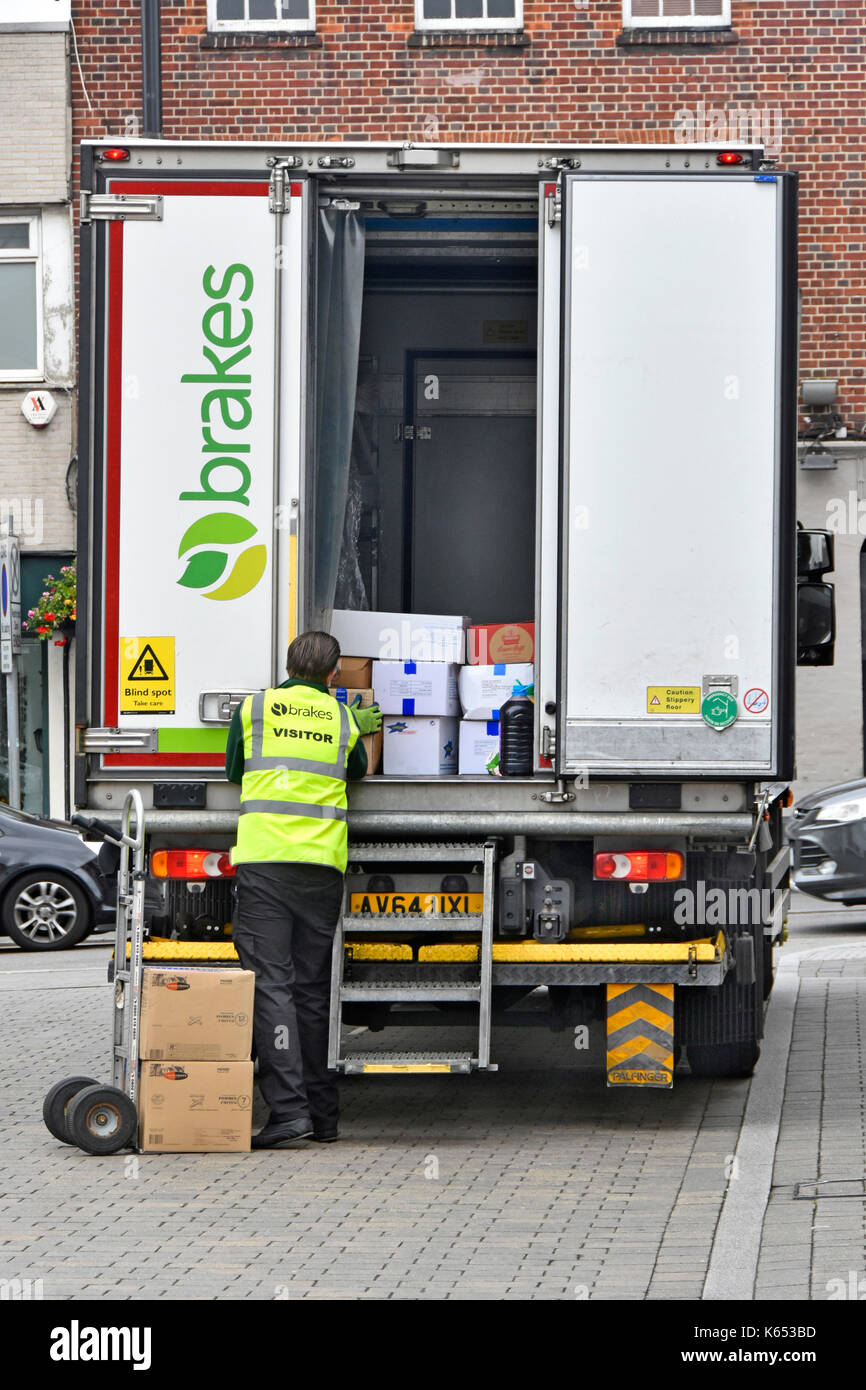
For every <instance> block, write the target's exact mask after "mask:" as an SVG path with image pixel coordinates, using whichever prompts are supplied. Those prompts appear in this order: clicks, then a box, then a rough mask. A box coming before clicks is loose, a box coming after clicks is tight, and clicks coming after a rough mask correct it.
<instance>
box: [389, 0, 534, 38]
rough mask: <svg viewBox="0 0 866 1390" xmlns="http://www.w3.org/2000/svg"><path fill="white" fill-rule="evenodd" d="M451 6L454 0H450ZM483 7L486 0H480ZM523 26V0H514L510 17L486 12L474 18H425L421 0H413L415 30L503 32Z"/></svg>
mask: <svg viewBox="0 0 866 1390" xmlns="http://www.w3.org/2000/svg"><path fill="white" fill-rule="evenodd" d="M451 3H452V6H453V3H454V0H451ZM482 3H483V5H484V9H485V10H486V9H487V0H482ZM522 28H523V0H514V17H513V18H512V19H502V18H499V19H497V18H492V19H489V18H488V17H487V15H486V14H483V15H481V16H480V17H477V18H475V19H471V18H470V19H427V18H426V17H425V15H424V3H423V0H415V29H416V31H418V30H420V31H422V32H423V31H425V30H426V31H427V32H428V33H429V32H431V31H433V32H435V33H442V32H444V30H446V29H453V30H462V31H464V32H465V31H466V30H493V31H494V32H497V31H498V32H504V31H505V30H512V31H517V30H520V29H522Z"/></svg>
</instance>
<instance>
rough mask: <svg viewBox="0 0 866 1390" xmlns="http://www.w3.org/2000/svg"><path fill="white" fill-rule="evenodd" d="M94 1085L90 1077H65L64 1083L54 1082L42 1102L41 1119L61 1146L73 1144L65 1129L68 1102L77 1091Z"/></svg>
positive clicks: (94, 1082)
mask: <svg viewBox="0 0 866 1390" xmlns="http://www.w3.org/2000/svg"><path fill="white" fill-rule="evenodd" d="M96 1084H97V1083H96V1081H94V1079H93V1077H92V1076H67V1077H66V1079H65V1080H64V1081H55V1083H54V1085H53V1086H52V1087H51V1090H50V1091H49V1092H48V1094H47V1095H46V1097H45V1099H44V1101H43V1102H42V1118H43V1120H44V1121H45V1126H46V1128H47V1129H48V1130H49V1132H50V1133H51V1134H53V1135H54V1138H55V1139H59V1140H60V1142H61V1144H71V1143H72V1142H73V1140H72V1139H70V1137H69V1132H68V1130H67V1128H66V1112H67V1110H68V1109H69V1103H70V1101H71V1100H72V1099H73V1097H74V1096H77V1095H78V1092H79V1091H83V1090H84V1088H85V1086H95V1085H96Z"/></svg>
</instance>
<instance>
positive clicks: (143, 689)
mask: <svg viewBox="0 0 866 1390" xmlns="http://www.w3.org/2000/svg"><path fill="white" fill-rule="evenodd" d="M174 702H175V679H174V638H173V637H121V639H120V713H121V714H150V713H151V712H153V711H159V712H160V713H161V714H174Z"/></svg>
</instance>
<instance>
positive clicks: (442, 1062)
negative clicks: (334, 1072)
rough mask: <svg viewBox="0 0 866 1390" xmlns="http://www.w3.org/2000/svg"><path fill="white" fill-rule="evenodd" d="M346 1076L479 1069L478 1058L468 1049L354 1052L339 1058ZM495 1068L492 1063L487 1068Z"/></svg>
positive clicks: (490, 1069)
mask: <svg viewBox="0 0 866 1390" xmlns="http://www.w3.org/2000/svg"><path fill="white" fill-rule="evenodd" d="M340 1066H341V1068H342V1070H343V1071H345V1072H346V1074H347V1075H349V1076H358V1075H376V1074H377V1073H380V1072H412V1073H423V1072H434V1073H435V1072H464V1073H465V1072H470V1071H476V1070H477V1069H478V1058H477V1057H474V1056H473V1055H472V1053H471V1052H461V1051H457V1050H452V1051H450V1052H385V1051H384V1050H382V1051H381V1052H353V1053H351V1055H349V1056H347V1057H344V1058H343V1059H342V1061H341V1062H340ZM487 1070H488V1071H495V1070H496V1068H495V1067H494V1066H490V1067H488V1068H487Z"/></svg>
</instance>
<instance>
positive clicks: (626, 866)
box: [595, 849, 683, 883]
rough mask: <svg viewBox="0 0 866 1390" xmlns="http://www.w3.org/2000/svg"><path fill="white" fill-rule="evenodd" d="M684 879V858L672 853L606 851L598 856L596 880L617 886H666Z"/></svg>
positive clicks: (666, 850)
mask: <svg viewBox="0 0 866 1390" xmlns="http://www.w3.org/2000/svg"><path fill="white" fill-rule="evenodd" d="M682 876H683V856H682V855H681V854H678V853H677V852H676V851H675V850H670V849H629V850H620V849H618V850H614V851H607V852H603V853H600V854H597V855H596V856H595V877H596V878H600V879H608V880H615V881H616V882H618V883H624V882H631V883H653V882H659V881H661V882H665V881H668V882H669V881H670V880H672V879H677V878H682Z"/></svg>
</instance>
